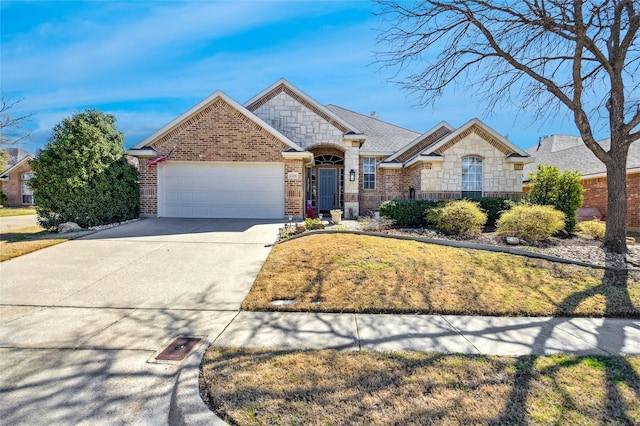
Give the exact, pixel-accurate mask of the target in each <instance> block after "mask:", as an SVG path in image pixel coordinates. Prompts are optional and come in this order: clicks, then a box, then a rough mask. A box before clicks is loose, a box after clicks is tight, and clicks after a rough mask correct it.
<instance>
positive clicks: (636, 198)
mask: <svg viewBox="0 0 640 426" xmlns="http://www.w3.org/2000/svg"><path fill="white" fill-rule="evenodd" d="M598 144H600V145H601V146H602V148H604V149H605V150H607V151H608V150H609V147H610V144H611V140H610V139H603V140H601V141H598ZM527 153H529V154H530V155H532V156H534V157H535V160H536V161H535V163H531V164H528V165H526V166H525V169H524V171H525V172H526V173H525V181H524V184H525V186H526V184H527V182H528V177H529V173H530V172H535V171H536V169H537V166H538V164H551V165H553V166H556V167H558V168H559V169H560V170H561V171H565V170H571V171H578V172H580V173H581V174H582V186H584V189H585V192H584V201H583V202H582V207H584V208H593V207H595V208H597V209H598V210H599V211H601V212H602V213H603V215H605V216H606V214H607V199H608V197H607V170H606V168H605V165H604V164H603V163H602V162H601V161H600V160H598V158H597V157H596V156H595V155H594V154H593V152H591V150H590V149H589V148H587V146H586V145H585V144H584V142H583V141H582V139H581V138H580V137H578V136H569V135H551V136H545V137H543V138H542V139H541V140H540V142H539V143H538V145H536V146H533V147H531V148H529V149H527ZM627 227H628V228H629V229H631V230H640V140H639V141H635V142H633V143H632V144H631V147H630V149H629V154H628V157H627Z"/></svg>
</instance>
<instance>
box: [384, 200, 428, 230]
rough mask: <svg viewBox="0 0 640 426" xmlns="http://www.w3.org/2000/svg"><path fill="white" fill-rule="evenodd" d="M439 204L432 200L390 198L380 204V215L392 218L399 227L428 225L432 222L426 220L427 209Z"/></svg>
mask: <svg viewBox="0 0 640 426" xmlns="http://www.w3.org/2000/svg"><path fill="white" fill-rule="evenodd" d="M439 204H440V202H438V201H430V200H389V201H385V202H383V203H382V204H381V205H380V216H384V217H386V218H389V219H392V220H393V221H394V223H395V226H399V227H407V226H416V227H423V226H428V225H432V224H429V223H427V221H426V220H425V211H426V210H427V209H433V208H434V207H437V206H438V205H439Z"/></svg>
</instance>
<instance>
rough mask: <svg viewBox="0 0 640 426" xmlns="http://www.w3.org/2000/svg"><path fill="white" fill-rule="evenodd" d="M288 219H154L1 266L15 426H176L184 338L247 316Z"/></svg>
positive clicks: (6, 392)
mask: <svg viewBox="0 0 640 426" xmlns="http://www.w3.org/2000/svg"><path fill="white" fill-rule="evenodd" d="M280 225H281V223H280V222H278V223H264V221H252V220H226V219H225V220H222V219H146V220H140V221H137V222H132V223H129V224H126V225H121V226H118V227H115V228H112V229H109V230H105V231H102V232H98V233H95V234H92V235H89V236H87V237H84V238H82V239H77V240H73V241H69V242H67V243H64V244H60V245H57V246H53V247H49V248H47V249H44V250H41V251H38V252H34V253H31V254H29V255H26V256H22V257H19V258H16V259H13V260H10V261H7V262H3V263H0V280H1V281H0V355H1V356H0V371H1V372H2V374H1V378H0V411H1V413H0V414H1V418H2V423H3V424H102V423H105V424H106V423H108V424H132V423H135V424H139V423H140V424H166V423H167V421H168V416H169V409H170V402H171V398H172V395H171V393H172V390H173V384H174V383H175V380H176V375H177V373H178V372H179V371H180V368H181V367H180V364H175V363H174V364H159V363H153V362H148V361H149V360H153V358H154V356H155V354H157V352H158V351H160V350H162V349H163V348H164V347H165V346H166V345H167V344H168V343H169V342H170V341H172V340H173V339H174V338H175V337H178V336H201V337H203V339H204V342H203V343H202V345H201V349H202V348H204V347H205V345H207V344H208V342H209V341H211V340H213V339H215V338H216V337H217V336H218V335H219V334H220V333H221V332H222V331H223V330H224V328H225V327H226V326H227V324H229V322H230V321H231V320H232V319H233V318H234V317H235V316H236V315H237V313H238V310H239V308H240V304H241V302H242V300H243V298H244V297H245V295H246V293H247V292H248V291H249V289H250V288H251V285H252V283H253V281H254V279H255V276H256V275H257V273H258V272H259V270H260V268H261V266H262V264H263V262H264V260H265V259H266V257H267V255H268V254H269V251H270V247H269V245H270V244H271V243H273V242H274V241H275V239H276V236H277V228H278V227H279V226H280Z"/></svg>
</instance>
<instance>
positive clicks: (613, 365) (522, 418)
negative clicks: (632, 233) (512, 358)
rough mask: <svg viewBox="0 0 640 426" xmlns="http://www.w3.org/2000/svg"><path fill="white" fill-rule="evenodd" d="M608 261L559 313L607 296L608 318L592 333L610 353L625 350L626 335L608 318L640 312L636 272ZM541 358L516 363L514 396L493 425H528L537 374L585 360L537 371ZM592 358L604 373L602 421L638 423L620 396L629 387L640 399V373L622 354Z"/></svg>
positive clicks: (545, 332)
mask: <svg viewBox="0 0 640 426" xmlns="http://www.w3.org/2000/svg"><path fill="white" fill-rule="evenodd" d="M606 264H607V269H606V270H605V273H604V276H603V278H602V282H601V283H600V285H598V286H595V287H592V288H589V289H587V290H584V291H582V292H578V293H575V294H572V295H570V296H568V297H567V298H565V300H563V301H562V302H561V303H560V304H559V305H558V312H560V313H561V314H562V315H565V316H571V314H572V313H574V312H575V311H576V310H577V308H578V306H579V305H580V303H581V302H583V301H585V300H587V299H589V298H591V297H594V296H597V295H602V296H604V297H605V299H606V307H605V312H604V316H605V318H603V320H602V323H601V325H600V326H599V327H597V328H596V330H595V331H594V332H593V336H594V337H595V339H596V346H597V347H598V348H600V349H602V350H604V351H606V352H607V353H608V354H613V355H618V354H623V353H624V350H625V336H624V332H623V331H622V330H620V332H618V333H610V332H609V331H610V329H609V327H608V323H611V322H614V321H615V319H609V318H610V317H620V316H626V317H635V318H637V317H638V316H639V315H640V311H639V310H638V309H637V308H636V307H635V306H634V305H633V303H632V301H631V298H630V296H629V291H628V285H629V274H630V273H637V272H630V271H629V270H627V269H617V268H615V265H614V264H613V262H612V260H611V258H610V257H609V256H608V255H607V258H606ZM569 321H571V318H566V319H564V320H562V319H561V320H560V321H558V322H557V323H556V324H555V326H556V327H557V326H558V325H560V324H562V323H563V322H569ZM554 328H555V327H554ZM551 331H552V329H544V328H543V329H541V332H540V333H539V334H538V335H537V336H536V343H534V345H533V347H537V346H538V345H540V347H544V344H545V342H546V341H547V340H548V339H549V338H550V337H551ZM539 358H540V356H539V355H530V356H524V357H521V358H520V362H518V363H517V364H516V367H517V373H516V380H515V383H514V386H513V389H512V392H511V395H510V396H509V401H508V402H507V404H506V406H505V409H504V411H503V412H502V413H501V415H500V416H499V417H498V418H497V419H496V420H495V421H494V422H492V423H491V424H495V425H502V424H527V423H528V417H527V404H526V402H527V398H528V397H529V396H530V394H531V391H532V389H531V388H532V379H533V377H534V375H535V374H553V373H556V372H557V371H558V370H559V369H560V368H563V367H568V366H571V365H576V364H579V363H580V362H582V361H583V358H581V357H576V358H573V359H571V360H569V361H568V362H565V363H563V364H562V365H551V366H550V367H547V368H544V369H542V370H539V371H537V372H536V371H535V365H536V362H537V361H538V359H539ZM591 358H595V359H596V360H597V362H598V363H599V364H600V365H601V367H602V369H603V370H604V373H605V381H606V385H605V387H606V395H605V397H604V398H605V405H604V407H603V411H602V418H601V420H602V421H603V422H607V421H611V420H612V419H615V420H616V421H617V422H620V424H629V425H632V424H636V422H637V419H632V418H630V417H629V416H628V414H627V413H625V412H624V410H623V404H622V401H624V399H623V396H622V395H621V392H620V387H621V386H627V387H628V388H630V389H631V390H632V392H633V394H634V395H635V398H636V399H640V377H639V376H638V373H637V372H636V371H635V370H634V369H633V366H632V365H631V364H630V363H629V361H628V360H627V359H626V358H624V357H623V356H620V357H617V358H610V357H600V356H591ZM623 377H630V378H631V379H629V380H624V379H623ZM564 399H565V402H566V403H567V404H570V405H573V404H572V401H570V400H569V397H568V396H567V395H564ZM594 420H595V419H594Z"/></svg>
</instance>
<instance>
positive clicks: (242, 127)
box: [140, 99, 304, 217]
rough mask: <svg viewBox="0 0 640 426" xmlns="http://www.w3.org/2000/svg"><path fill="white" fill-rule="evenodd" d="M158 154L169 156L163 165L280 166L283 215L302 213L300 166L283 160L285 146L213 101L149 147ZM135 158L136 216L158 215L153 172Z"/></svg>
mask: <svg viewBox="0 0 640 426" xmlns="http://www.w3.org/2000/svg"><path fill="white" fill-rule="evenodd" d="M150 146H153V147H154V148H156V150H157V151H158V153H160V154H167V153H169V152H170V151H171V150H172V149H173V147H175V150H174V151H173V153H172V154H171V156H170V157H169V159H168V160H167V161H232V162H233V161H238V162H280V163H285V176H284V182H285V212H283V216H284V215H294V216H300V217H301V216H302V215H303V213H304V207H303V205H304V203H303V199H304V195H303V192H302V188H303V176H304V175H303V171H304V170H303V168H302V160H289V161H286V162H285V160H284V157H283V155H282V152H283V151H284V150H286V149H288V148H289V146H288V145H286V144H285V143H283V142H282V141H281V140H279V139H278V138H276V137H275V136H273V135H272V134H271V133H269V132H267V131H266V130H264V129H263V128H262V127H260V126H259V125H258V124H256V123H255V122H254V121H252V120H251V119H249V118H248V117H246V116H245V115H244V114H242V113H241V112H240V111H238V110H236V109H235V108H234V107H233V106H232V105H229V104H228V103H226V102H224V101H223V100H222V99H217V100H215V101H214V102H212V103H211V104H209V105H207V106H206V107H204V108H203V109H202V110H200V111H198V112H197V113H195V114H194V115H192V116H191V117H189V118H188V119H186V120H185V121H183V122H182V123H180V124H179V125H177V126H176V127H175V128H173V129H171V130H170V131H168V132H167V133H166V134H165V135H162V136H161V137H160V138H159V139H157V140H156V141H154V142H152V143H151V144H150ZM147 162H148V159H145V158H140V196H141V205H140V213H141V215H142V216H150V215H157V213H158V210H157V209H158V205H157V204H158V201H157V200H158V194H157V186H158V175H157V173H158V171H157V170H158V167H162V165H159V166H156V167H151V168H149V167H147ZM288 171H297V172H298V173H299V179H298V180H289V179H288V178H287V177H286V176H287V175H286V173H287V172H288Z"/></svg>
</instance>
